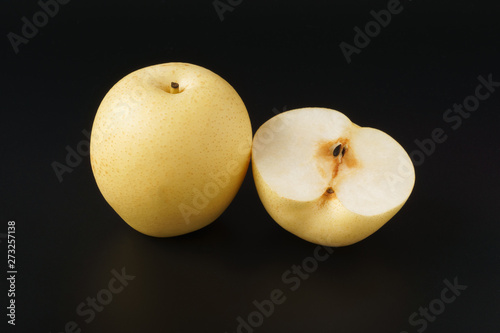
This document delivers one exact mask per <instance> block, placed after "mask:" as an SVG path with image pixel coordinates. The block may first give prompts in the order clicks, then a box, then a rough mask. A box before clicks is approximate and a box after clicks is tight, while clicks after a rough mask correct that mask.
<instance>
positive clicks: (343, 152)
mask: <svg viewBox="0 0 500 333" xmlns="http://www.w3.org/2000/svg"><path fill="white" fill-rule="evenodd" d="M344 155H345V147H344V148H342V157H344Z"/></svg>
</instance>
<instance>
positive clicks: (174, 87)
mask: <svg viewBox="0 0 500 333" xmlns="http://www.w3.org/2000/svg"><path fill="white" fill-rule="evenodd" d="M170 93H171V94H178V93H179V84H178V83H177V82H172V83H170Z"/></svg>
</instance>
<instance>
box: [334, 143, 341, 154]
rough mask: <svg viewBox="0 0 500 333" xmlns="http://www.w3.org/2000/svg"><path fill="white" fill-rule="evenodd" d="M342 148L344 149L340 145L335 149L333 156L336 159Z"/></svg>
mask: <svg viewBox="0 0 500 333" xmlns="http://www.w3.org/2000/svg"><path fill="white" fill-rule="evenodd" d="M340 148H342V145H338V146H337V147H335V149H334V150H333V156H335V157H337V156H339V154H340Z"/></svg>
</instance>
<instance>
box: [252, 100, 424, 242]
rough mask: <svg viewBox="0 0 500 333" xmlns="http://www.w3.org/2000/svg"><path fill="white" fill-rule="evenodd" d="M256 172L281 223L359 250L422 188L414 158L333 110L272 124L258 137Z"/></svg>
mask: <svg viewBox="0 0 500 333" xmlns="http://www.w3.org/2000/svg"><path fill="white" fill-rule="evenodd" d="M252 166H253V171H254V178H255V182H256V186H257V190H258V193H259V196H260V198H261V200H262V202H263V204H264V206H265V207H266V209H267V211H268V212H269V213H270V215H271V216H272V217H273V218H274V219H275V220H276V222H278V223H279V224H280V225H282V226H283V227H284V228H285V229H287V230H289V231H291V232H293V233H295V234H296V235H297V236H299V237H302V238H305V239H308V240H309V241H312V242H314V243H318V244H322V245H336V246H339V245H348V244H347V243H350V244H352V243H353V242H356V241H359V240H361V239H363V238H365V237H367V236H368V235H369V234H371V233H373V232H374V231H376V230H377V229H378V228H380V227H381V226H382V225H383V224H384V223H385V222H387V221H388V220H389V219H390V218H391V217H392V216H393V215H394V214H395V213H396V212H397V211H398V210H399V209H400V208H401V207H402V205H403V204H404V203H405V202H406V200H407V199H408V197H409V195H410V193H411V191H412V189H413V185H414V182H415V172H414V168H413V164H412V162H411V160H410V157H409V156H408V154H407V153H406V151H405V150H404V149H403V147H401V145H400V144H399V143H398V142H397V141H396V140H394V139H393V138H392V137H390V136H389V135H387V134H385V133H384V132H382V131H380V130H377V129H373V128H369V127H359V126H358V125H356V124H354V123H352V122H351V121H350V120H349V118H347V117H346V116H345V115H344V114H342V113H340V112H338V111H335V110H331V109H326V108H303V109H296V110H291V111H287V112H284V113H281V114H279V115H277V116H275V117H273V118H272V119H270V120H268V121H267V122H266V123H265V124H263V125H262V126H261V127H260V128H259V130H258V131H257V133H256V134H255V136H254V140H253V147H252ZM293 215H295V216H293ZM300 219H302V220H303V221H302V222H301V221H300ZM308 228H309V229H308Z"/></svg>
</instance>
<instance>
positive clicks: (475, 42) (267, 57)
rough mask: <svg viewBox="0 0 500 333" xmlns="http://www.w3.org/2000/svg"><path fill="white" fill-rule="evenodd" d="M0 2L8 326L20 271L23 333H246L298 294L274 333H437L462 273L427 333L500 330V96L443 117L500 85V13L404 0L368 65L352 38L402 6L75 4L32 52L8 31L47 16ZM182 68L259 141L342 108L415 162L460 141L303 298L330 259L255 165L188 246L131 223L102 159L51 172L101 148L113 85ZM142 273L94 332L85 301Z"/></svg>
mask: <svg viewBox="0 0 500 333" xmlns="http://www.w3.org/2000/svg"><path fill="white" fill-rule="evenodd" d="M224 2H225V1H224ZM233 3H237V2H236V1H233ZM0 6H1V9H0V13H1V14H0V15H1V24H2V33H3V34H4V36H5V37H3V42H2V43H1V54H2V62H1V67H2V72H1V78H2V81H1V82H2V86H1V92H2V100H1V105H2V118H1V124H2V128H1V134H0V135H1V142H2V145H1V148H0V149H1V157H2V167H1V168H2V169H1V170H2V172H1V177H2V178H1V190H0V191H1V204H2V205H1V208H2V209H1V212H0V233H6V232H7V221H9V220H15V221H16V264H17V269H18V274H17V280H16V304H17V307H16V311H17V312H16V326H15V327H11V326H8V325H7V324H6V322H7V319H8V318H7V317H6V315H5V313H6V310H5V307H6V306H7V300H8V298H7V295H6V294H7V289H8V288H7V285H6V284H5V278H2V281H3V282H2V284H1V285H0V287H2V290H0V295H2V303H1V304H2V309H3V310H2V311H1V316H0V318H1V321H2V323H1V325H2V326H3V325H4V324H5V327H8V331H18V332H34V331H37V332H54V333H55V332H63V331H64V327H65V325H66V323H67V322H70V321H75V322H76V323H77V325H78V327H79V328H80V329H81V330H82V332H221V333H223V332H235V331H236V328H237V326H238V322H237V318H238V316H241V317H243V318H247V317H248V315H249V314H251V312H253V311H255V310H256V308H255V306H254V305H253V304H252V302H253V301H254V300H257V301H262V300H264V299H269V296H270V292H271V291H272V290H274V289H281V290H282V291H283V292H284V295H285V297H286V301H285V302H284V303H283V304H281V305H277V306H276V307H275V309H274V313H273V314H272V315H271V316H269V318H267V317H266V318H265V320H264V322H263V323H262V325H260V326H259V327H257V328H255V332H394V333H399V332H402V331H407V332H408V333H410V332H417V329H421V328H422V329H423V327H422V325H413V326H412V325H410V323H409V322H408V319H409V317H410V316H411V315H412V313H414V312H418V311H419V308H420V307H423V308H424V307H428V306H429V303H430V302H431V301H433V300H434V299H439V298H440V297H441V291H442V290H443V289H444V288H445V284H444V282H443V281H444V280H445V279H448V280H449V281H451V282H453V280H454V279H455V278H456V279H457V281H458V283H459V284H462V285H466V286H467V289H466V290H464V291H462V293H461V295H460V296H459V297H457V298H456V300H455V301H454V302H452V303H451V304H447V305H446V308H445V310H444V312H443V313H442V314H440V315H438V316H437V317H436V318H435V319H434V321H433V322H429V323H428V326H427V327H426V329H425V331H426V332H429V333H431V332H473V331H474V332H498V331H499V330H500V297H499V296H500V287H499V286H498V283H499V282H500V280H499V277H500V274H499V273H500V260H499V258H500V245H499V242H498V237H499V233H500V225H499V224H498V216H499V215H500V210H499V202H500V200H499V199H500V195H499V193H498V190H499V185H500V177H499V171H498V170H499V167H500V157H499V156H500V148H499V143H500V142H499V135H498V124H499V122H500V116H499V111H500V110H499V107H500V88H497V91H496V92H494V93H492V94H491V95H490V97H489V98H488V99H486V100H485V101H482V102H481V103H480V106H479V108H478V109H477V111H475V112H473V113H471V114H470V117H469V118H467V119H463V123H462V124H461V126H459V127H458V128H457V129H452V128H451V126H450V125H452V124H450V123H447V122H445V121H444V120H443V114H444V112H445V110H447V109H448V108H451V107H452V106H453V104H454V103H458V104H460V103H462V102H463V101H464V99H465V98H466V97H467V96H469V95H473V94H474V91H475V88H476V86H477V85H478V84H479V81H478V79H477V77H478V76H479V75H482V76H483V77H485V78H486V77H488V75H490V74H491V75H492V78H493V80H494V81H497V82H498V81H500V66H499V62H498V61H499V60H500V46H499V42H500V38H499V37H500V24H499V23H498V22H499V21H500V20H499V18H500V5H499V4H498V2H494V1H490V2H487V1H483V2H481V1H457V0H455V1H439V3H437V1H426V0H413V1H409V0H408V1H402V7H403V10H402V12H401V13H400V14H397V15H393V17H392V20H391V22H390V24H389V25H388V26H387V27H385V28H383V29H382V30H381V31H380V33H379V34H378V35H377V36H375V37H373V38H372V40H371V42H370V43H369V45H368V46H366V47H365V48H363V49H362V50H361V52H360V53H359V54H353V55H352V62H351V63H350V64H348V63H347V61H346V59H345V58H344V56H343V54H342V51H341V49H340V47H339V44H340V43H341V42H342V41H344V42H347V43H349V44H353V39H354V35H355V32H354V30H353V29H354V27H356V26H358V27H361V28H363V27H364V25H365V24H366V23H367V22H369V21H370V20H372V19H373V18H372V17H371V15H370V11H371V10H375V11H379V10H382V9H385V8H387V1H347V0H346V1H316V0H311V1H307V2H306V1H250V0H247V1H242V2H241V3H239V4H237V5H236V6H234V8H233V10H232V11H227V12H225V13H224V20H223V21H221V20H220V18H219V16H218V14H217V12H216V10H215V9H214V6H213V3H212V0H207V1H181V0H177V1H140V2H139V1H123V0H122V1H95V0H92V1H89V0H86V1H83V0H72V1H70V2H69V3H68V4H65V5H60V8H59V12H58V13H57V14H56V15H55V16H54V17H53V18H50V19H49V21H48V23H47V24H46V25H45V26H43V27H41V28H40V29H39V32H38V34H37V35H36V36H34V37H33V38H31V39H30V40H29V42H28V43H27V44H26V45H20V47H19V52H18V53H17V54H16V53H15V52H14V50H13V48H12V46H11V44H10V42H9V40H8V38H7V34H8V33H9V32H13V33H16V34H21V27H22V25H23V22H22V21H21V18H22V17H23V16H25V17H27V18H28V19H29V20H30V21H32V17H33V15H34V14H35V13H37V12H38V11H40V7H39V5H38V4H37V2H36V1H34V0H33V1H3V2H2V4H1V5H0ZM171 61H182V62H189V63H194V64H197V65H200V66H203V67H206V68H208V69H210V70H212V71H214V72H215V73H217V74H219V75H220V76H222V77H223V78H225V79H226V80H227V81H228V82H229V83H230V84H231V85H232V86H233V87H234V88H235V89H236V91H238V93H239V94H240V96H241V97H242V99H243V101H244V102H245V104H246V106H247V109H248V112H249V114H250V118H251V120H252V127H253V130H254V132H255V131H256V130H257V129H258V127H259V126H260V125H261V124H263V123H264V122H265V121H266V120H268V119H269V118H271V117H272V116H274V112H273V109H275V108H276V109H278V110H280V111H281V110H283V109H294V108H298V107H305V106H323V107H329V108H334V109H337V110H340V111H342V112H344V113H345V114H346V115H348V117H349V118H350V119H351V120H352V121H353V122H355V123H357V124H359V125H361V126H370V127H375V128H379V129H381V130H383V131H385V132H387V133H388V134H390V135H391V136H393V137H394V138H395V139H396V140H398V141H399V142H400V143H401V144H402V146H403V147H405V149H406V150H407V151H408V152H409V153H410V152H413V151H415V150H418V146H417V145H416V143H415V140H425V139H428V138H430V137H431V133H432V131H433V130H434V129H435V128H442V129H443V130H444V132H445V134H446V135H447V139H446V141H445V142H444V143H440V144H436V147H435V152H434V153H432V154H429V156H425V160H423V161H420V162H419V163H418V165H417V166H416V184H415V188H414V190H413V193H412V195H411V197H410V199H409V200H408V202H407V203H406V205H405V206H404V207H403V209H402V210H401V211H400V212H399V213H398V214H397V215H396V216H395V217H394V218H393V219H392V220H391V221H390V222H389V223H387V224H386V225H385V226H384V227H383V228H382V229H381V230H379V231H378V232H376V233H375V234H374V235H372V236H371V237H369V238H368V239H366V240H364V241H362V242H360V243H357V244H355V245H352V246H349V247H344V248H337V249H334V252H333V253H332V255H331V256H330V257H329V258H328V260H326V261H324V262H320V263H319V264H318V268H317V270H315V271H314V272H312V273H311V274H310V275H309V277H308V278H307V279H305V280H302V281H301V285H300V287H299V288H298V289H297V290H295V291H292V290H290V286H291V285H290V284H287V283H285V282H284V281H283V279H282V274H283V273H285V272H286V271H287V270H289V269H290V268H291V267H292V265H300V264H301V263H302V261H303V260H304V259H305V258H307V257H310V256H312V255H313V252H314V249H315V248H316V246H315V245H314V244H310V243H308V242H306V241H303V240H301V239H299V238H297V237H295V236H294V235H292V234H290V233H288V232H286V231H285V230H283V229H282V228H281V227H279V226H278V225H277V224H276V223H274V222H273V220H272V219H271V218H270V217H269V215H268V214H267V213H266V211H265V210H264V208H263V206H262V204H261V203H260V200H259V198H258V196H257V192H256V190H255V187H254V184H253V179H252V175H251V172H250V171H249V173H248V174H247V177H246V179H245V181H244V183H243V185H242V188H241V190H240V191H239V193H238V195H237V196H236V198H235V199H234V201H233V203H232V204H231V205H230V207H229V208H228V209H227V210H226V211H225V212H224V213H223V215H222V216H221V217H220V218H219V219H218V220H217V221H215V222H214V223H213V224H211V225H210V226H208V227H206V228H204V229H202V230H200V231H197V232H194V233H191V234H188V235H184V236H180V237H175V238H170V239H168V238H167V239H157V238H152V237H148V236H144V235H142V234H140V233H138V232H136V231H134V230H133V229H132V228H130V227H129V226H127V225H126V224H125V223H124V222H123V221H122V220H121V219H120V218H119V216H118V215H117V214H116V213H115V212H114V211H113V210H112V209H111V207H110V206H109V205H108V204H107V203H106V201H105V200H104V198H103V197H102V196H101V194H100V192H99V190H98V188H97V186H96V184H95V181H94V178H93V176H92V172H91V169H90V163H89V158H88V156H84V157H83V159H82V162H81V163H80V164H79V165H78V166H76V167H74V168H73V171H72V172H71V173H65V174H64V175H63V181H62V182H59V180H58V178H57V176H56V174H55V172H54V170H53V168H52V165H51V164H52V163H53V162H54V161H58V162H60V163H63V164H64V163H65V158H66V154H67V151H66V147H67V146H69V147H70V148H72V149H76V148H77V146H78V145H79V143H81V142H85V141H86V140H87V138H86V137H85V135H84V134H83V133H82V131H85V130H87V131H90V130H91V127H92V122H93V118H94V115H95V112H96V110H97V107H98V106H99V103H100V101H101V100H102V98H103V97H104V95H105V93H106V92H107V91H108V90H109V89H110V88H111V86H112V85H113V84H114V83H115V82H116V81H118V80H119V79H120V78H122V77H123V76H125V75H126V74H128V73H130V72H131V71H133V70H136V69H139V68H141V67H145V66H148V65H153V64H157V63H164V62H171ZM1 240H2V243H0V248H1V249H2V253H3V254H2V255H1V257H2V258H4V259H2V262H3V263H2V267H3V268H2V270H4V271H6V270H7V269H6V261H7V260H6V257H7V255H6V254H7V246H6V240H5V239H4V238H3V239H1ZM123 267H125V270H126V273H127V274H129V275H133V276H135V278H134V280H132V281H130V282H129V285H128V286H127V287H125V289H124V290H123V291H122V292H121V293H119V294H116V295H114V297H113V300H112V302H111V303H110V304H109V305H106V306H105V307H104V310H103V311H102V312H99V313H96V316H95V319H93V320H92V321H91V322H90V323H86V322H85V319H86V318H88V317H82V316H79V315H78V314H77V313H76V308H77V306H78V305H79V304H80V303H81V302H85V300H86V299H87V297H96V294H97V293H98V292H99V291H100V290H102V289H103V288H107V284H108V281H110V279H111V278H112V273H111V271H112V270H113V269H115V270H117V271H120V270H121V269H122V268H123ZM5 275H6V273H2V276H5ZM245 320H246V319H245ZM2 331H3V329H2ZM242 332H246V331H245V330H243V331H242Z"/></svg>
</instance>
